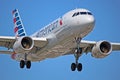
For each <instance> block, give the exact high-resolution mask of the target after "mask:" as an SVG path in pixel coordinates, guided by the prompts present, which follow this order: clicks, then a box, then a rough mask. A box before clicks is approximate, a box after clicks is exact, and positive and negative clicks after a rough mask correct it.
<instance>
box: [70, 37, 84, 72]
mask: <svg viewBox="0 0 120 80" xmlns="http://www.w3.org/2000/svg"><path fill="white" fill-rule="evenodd" d="M81 39H82V38H77V39H76V38H75V41H76V43H77V48H76V50H75V54H74V56H75V63H72V64H71V70H72V71H75V70H76V68H77V70H78V71H82V64H81V63H78V60H79V57H80V56H81V55H82V48H80V42H81Z"/></svg>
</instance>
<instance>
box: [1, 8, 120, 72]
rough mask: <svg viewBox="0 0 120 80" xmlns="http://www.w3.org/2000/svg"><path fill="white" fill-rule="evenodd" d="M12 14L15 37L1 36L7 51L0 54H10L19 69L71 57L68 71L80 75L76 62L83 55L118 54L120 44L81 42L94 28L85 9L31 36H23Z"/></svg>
mask: <svg viewBox="0 0 120 80" xmlns="http://www.w3.org/2000/svg"><path fill="white" fill-rule="evenodd" d="M12 14H13V22H14V32H15V37H12V36H0V46H1V47H5V48H7V49H8V50H0V53H1V54H10V55H11V58H12V59H14V60H17V61H19V62H20V68H24V67H25V66H26V68H27V69H30V67H31V62H36V61H41V60H44V59H47V58H55V57H59V56H64V55H70V54H73V55H74V57H75V62H74V63H72V64H71V70H72V71H75V70H76V69H77V70H78V71H81V70H82V64H81V63H79V62H78V60H79V57H80V56H81V55H82V54H83V53H86V54H87V53H89V52H91V55H92V57H95V58H104V57H106V56H108V55H110V53H111V51H112V50H113V51H114V50H120V43H111V42H108V41H106V40H101V41H98V42H96V41H86V40H82V38H84V37H85V36H87V35H88V34H89V33H90V32H91V31H92V30H93V28H94V25H95V19H94V16H93V15H92V13H91V12H90V11H89V10H87V9H81V8H79V9H74V10H71V11H69V12H67V13H66V14H64V15H63V16H62V17H60V18H58V19H56V20H55V21H53V22H52V23H50V24H48V25H47V26H45V27H43V28H42V29H40V30H39V31H37V32H35V33H34V34H32V35H30V36H28V35H27V34H26V32H25V29H24V26H23V23H22V20H21V18H20V15H19V12H18V10H17V9H15V10H13V11H12Z"/></svg>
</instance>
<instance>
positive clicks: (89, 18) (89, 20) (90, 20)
mask: <svg viewBox="0 0 120 80" xmlns="http://www.w3.org/2000/svg"><path fill="white" fill-rule="evenodd" d="M94 22H95V19H94V17H93V16H89V17H87V18H86V23H87V24H93V23H94Z"/></svg>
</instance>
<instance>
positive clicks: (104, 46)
mask: <svg viewBox="0 0 120 80" xmlns="http://www.w3.org/2000/svg"><path fill="white" fill-rule="evenodd" d="M111 51H112V45H111V44H110V43H109V42H107V41H99V42H97V43H96V45H94V47H93V48H92V56H93V57H95V58H104V57H106V56H108V55H109V54H110V53H111Z"/></svg>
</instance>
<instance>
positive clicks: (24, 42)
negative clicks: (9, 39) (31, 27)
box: [13, 36, 34, 53]
mask: <svg viewBox="0 0 120 80" xmlns="http://www.w3.org/2000/svg"><path fill="white" fill-rule="evenodd" d="M33 46H34V41H33V39H32V38H30V37H27V36H24V37H20V38H18V39H17V40H16V42H15V43H14V45H13V50H14V51H15V53H29V52H30V50H31V49H32V48H33Z"/></svg>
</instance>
